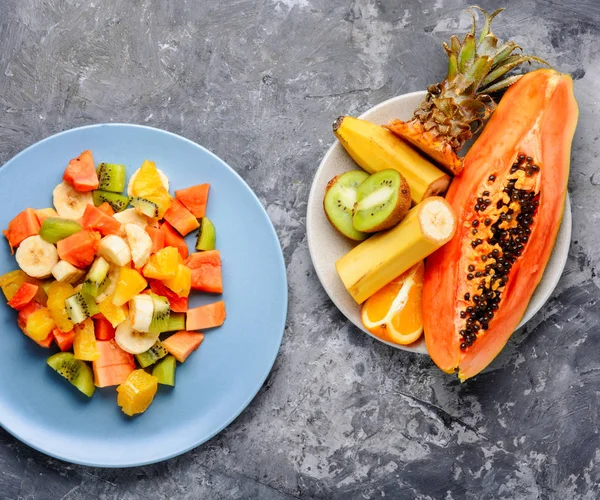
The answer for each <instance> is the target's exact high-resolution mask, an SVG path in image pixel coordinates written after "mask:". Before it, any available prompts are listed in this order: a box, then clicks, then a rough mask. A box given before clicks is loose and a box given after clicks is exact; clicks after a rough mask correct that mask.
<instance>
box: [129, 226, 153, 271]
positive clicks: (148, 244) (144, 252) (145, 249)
mask: <svg viewBox="0 0 600 500" xmlns="http://www.w3.org/2000/svg"><path fill="white" fill-rule="evenodd" d="M125 235H126V236H127V244H128V245H129V248H130V250H131V258H132V260H133V263H134V265H135V267H136V268H137V269H141V268H142V267H143V266H144V265H145V264H146V262H148V259H149V258H150V254H151V253H152V238H150V235H149V234H148V233H147V232H146V231H145V229H142V228H141V227H140V226H138V225H136V224H125Z"/></svg>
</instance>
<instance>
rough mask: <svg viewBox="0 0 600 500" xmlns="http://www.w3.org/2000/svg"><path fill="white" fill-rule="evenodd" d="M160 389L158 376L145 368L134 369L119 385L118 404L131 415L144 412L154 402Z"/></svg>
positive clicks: (124, 411)
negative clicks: (147, 371)
mask: <svg viewBox="0 0 600 500" xmlns="http://www.w3.org/2000/svg"><path fill="white" fill-rule="evenodd" d="M157 390H158V378H156V377H155V376H153V375H150V374H149V373H146V372H145V371H144V370H134V371H133V372H131V374H130V375H129V376H128V377H127V380H125V382H123V383H122V384H121V385H120V386H119V387H117V393H118V394H119V395H118V396H117V404H118V405H119V406H120V407H121V409H122V410H123V413H125V414H126V415H129V416H130V417H131V416H133V415H135V414H137V413H144V412H145V411H146V410H147V408H148V407H149V406H150V405H151V404H152V401H153V399H154V396H155V394H156V391H157Z"/></svg>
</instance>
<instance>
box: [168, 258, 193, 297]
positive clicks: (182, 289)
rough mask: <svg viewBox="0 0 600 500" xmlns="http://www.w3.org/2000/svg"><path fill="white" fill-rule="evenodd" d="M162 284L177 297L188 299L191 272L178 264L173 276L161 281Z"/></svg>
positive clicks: (190, 286)
mask: <svg viewBox="0 0 600 500" xmlns="http://www.w3.org/2000/svg"><path fill="white" fill-rule="evenodd" d="M163 283H164V284H165V286H166V287H167V288H170V289H171V290H173V291H174V292H175V293H176V294H177V295H178V296H179V297H189V295H190V290H191V289H192V270H191V269H190V268H189V267H187V266H185V265H183V264H179V265H178V266H177V273H175V276H174V277H173V278H169V279H168V280H165V281H163Z"/></svg>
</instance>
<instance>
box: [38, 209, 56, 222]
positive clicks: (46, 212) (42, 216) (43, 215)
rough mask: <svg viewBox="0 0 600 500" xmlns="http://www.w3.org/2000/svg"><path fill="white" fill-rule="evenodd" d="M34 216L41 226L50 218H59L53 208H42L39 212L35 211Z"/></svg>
mask: <svg viewBox="0 0 600 500" xmlns="http://www.w3.org/2000/svg"><path fill="white" fill-rule="evenodd" d="M35 215H36V216H37V218H38V221H39V222H40V224H42V223H43V222H44V221H45V220H46V219H48V218H50V217H60V216H59V215H58V212H57V211H56V210H54V209H53V208H42V209H40V210H36V211H35Z"/></svg>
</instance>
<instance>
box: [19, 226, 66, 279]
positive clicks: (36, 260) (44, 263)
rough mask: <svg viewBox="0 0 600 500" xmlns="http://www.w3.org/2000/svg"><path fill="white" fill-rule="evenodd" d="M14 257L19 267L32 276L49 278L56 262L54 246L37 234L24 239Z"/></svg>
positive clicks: (56, 254) (56, 256) (56, 255)
mask: <svg viewBox="0 0 600 500" xmlns="http://www.w3.org/2000/svg"><path fill="white" fill-rule="evenodd" d="M15 257H16V259H17V264H19V267H20V268H21V269H22V270H23V271H25V273H26V274H28V275H29V276H31V277H32V278H40V279H43V278H49V277H50V276H52V268H53V267H54V266H55V265H56V264H57V263H58V252H57V251H56V247H55V246H54V245H53V244H52V243H48V242H47V241H44V240H43V239H42V238H41V237H39V236H30V237H29V238H26V239H24V240H23V241H22V242H21V244H20V245H19V248H17V254H16V255H15Z"/></svg>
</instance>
